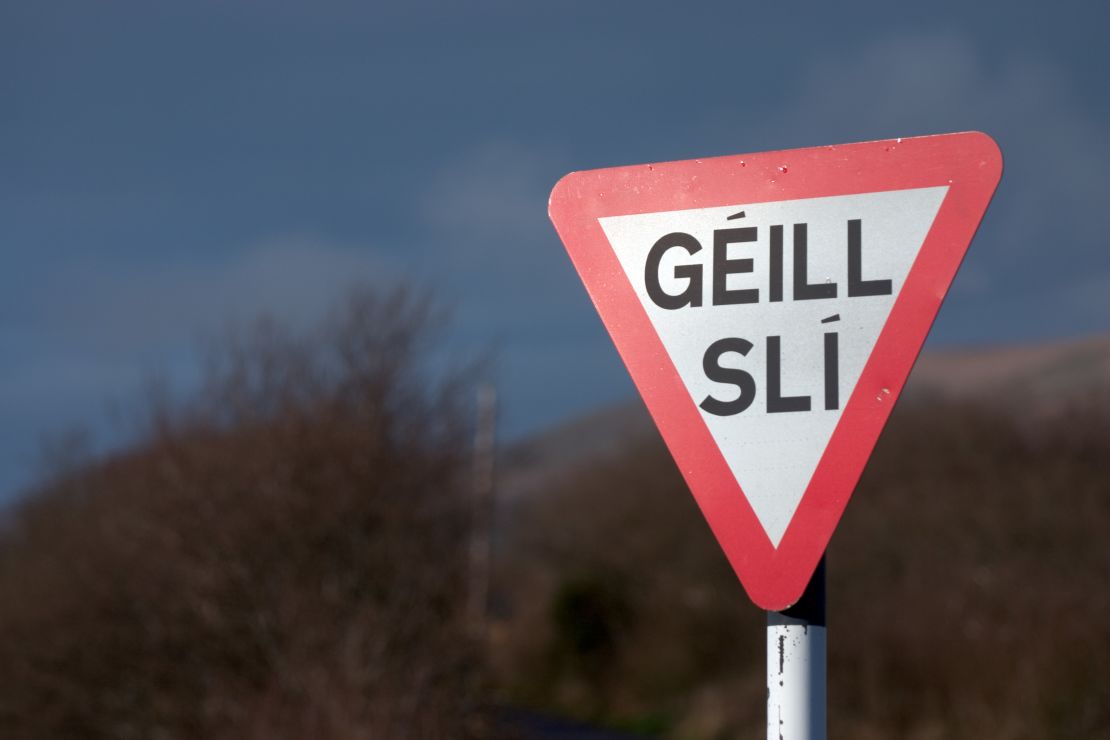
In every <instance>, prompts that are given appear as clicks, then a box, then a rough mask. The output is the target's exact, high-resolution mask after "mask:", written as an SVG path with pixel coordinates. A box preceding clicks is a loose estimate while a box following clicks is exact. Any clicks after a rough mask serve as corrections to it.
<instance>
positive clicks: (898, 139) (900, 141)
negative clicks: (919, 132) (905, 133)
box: [895, 136, 902, 144]
mask: <svg viewBox="0 0 1110 740" xmlns="http://www.w3.org/2000/svg"><path fill="white" fill-rule="evenodd" d="M895 142H896V143H898V144H901V143H902V137H901V136H899V137H898V138H897V139H895Z"/></svg>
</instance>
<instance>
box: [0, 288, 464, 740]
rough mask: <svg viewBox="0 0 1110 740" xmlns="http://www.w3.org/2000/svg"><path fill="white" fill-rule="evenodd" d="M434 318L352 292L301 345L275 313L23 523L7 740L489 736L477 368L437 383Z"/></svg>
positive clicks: (418, 304)
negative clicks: (468, 566)
mask: <svg viewBox="0 0 1110 740" xmlns="http://www.w3.org/2000/svg"><path fill="white" fill-rule="evenodd" d="M434 318H435V317H434V316H433V313H432V311H431V309H430V307H429V305H428V304H427V302H426V301H423V300H420V299H419V298H414V297H413V296H412V295H410V294H407V293H405V292H397V293H393V294H391V295H385V296H383V295H379V294H374V293H371V292H360V293H357V294H355V295H354V296H353V297H352V298H351V300H350V301H349V302H348V303H347V304H346V306H345V307H344V309H343V310H341V311H338V312H336V313H335V314H334V315H333V316H331V317H330V319H329V320H328V321H326V322H325V323H324V324H323V325H322V326H320V327H317V329H316V330H314V331H311V332H308V333H305V334H296V333H294V332H291V331H289V330H287V329H284V328H283V327H281V326H279V325H277V324H274V323H272V322H270V323H261V324H259V325H258V326H256V327H254V328H253V329H252V330H251V331H248V332H246V333H244V334H241V335H239V336H238V338H236V339H234V340H233V341H229V342H227V343H225V344H224V345H222V346H221V348H220V349H219V350H218V351H217V352H215V353H214V354H213V355H212V356H211V358H210V360H211V361H210V363H209V365H208V369H207V373H206V381H205V384H204V388H203V391H202V392H201V393H200V394H199V396H198V397H196V398H195V399H193V400H192V401H190V402H188V403H185V404H184V405H182V406H181V407H180V408H177V409H174V410H167V409H160V410H158V413H156V414H154V415H152V418H151V423H150V425H149V433H148V435H147V437H146V438H145V439H144V440H143V441H142V443H141V444H139V445H138V446H136V447H135V448H134V449H132V450H130V451H128V452H126V453H124V454H120V455H117V456H115V457H114V458H112V459H110V460H107V461H105V462H102V463H99V464H97V465H95V466H91V467H87V468H85V469H82V470H80V471H78V472H75V473H70V474H68V475H66V476H64V477H62V478H60V479H58V480H56V481H54V482H53V483H52V484H50V485H49V486H47V487H45V488H44V490H42V491H40V492H38V493H37V494H36V495H35V496H33V497H32V498H30V499H29V500H28V501H27V502H26V504H24V505H23V506H22V507H21V508H20V510H18V511H17V512H15V513H14V516H13V522H12V526H11V531H10V533H9V534H8V535H7V536H6V537H4V538H3V540H2V541H0V727H2V728H3V736H4V737H5V738H17V739H18V738H27V739H28V740H30V739H32V738H59V737H75V738H76V737H81V738H166V739H177V738H232V737H234V738H267V739H270V738H306V737H312V738H342V739H346V738H371V737H372V738H405V737H409V738H437V737H450V738H456V737H467V736H471V735H475V734H479V732H480V731H481V729H482V728H481V724H480V721H479V720H480V718H479V716H478V714H477V712H476V711H475V708H476V704H477V701H478V698H479V695H478V691H479V690H480V689H481V685H480V679H481V672H480V669H479V668H480V662H479V657H480V656H479V655H478V654H477V652H476V650H475V647H474V645H472V643H471V642H470V640H469V639H468V637H467V632H466V630H465V629H464V624H463V615H462V613H461V610H462V605H463V603H464V594H463V593H462V591H463V588H464V583H465V580H464V573H463V572H462V568H463V567H464V565H465V563H466V545H467V531H468V520H467V506H466V500H465V497H464V490H463V489H462V484H463V483H464V482H465V481H466V473H467V472H468V469H467V467H466V465H467V463H468V461H467V454H468V449H469V446H468V438H467V436H466V428H465V427H466V424H465V423H464V421H463V420H464V419H465V418H466V417H465V414H463V413H462V410H463V403H464V400H465V398H466V397H465V394H464V393H462V392H461V391H462V389H463V388H464V387H465V384H466V377H465V374H460V373H454V374H451V375H449V376H448V377H441V378H439V379H438V380H436V379H435V377H434V374H430V373H429V371H428V363H427V361H426V360H427V347H426V346H425V344H424V343H425V342H426V341H427V340H428V339H429V336H430V335H429V333H428V330H429V327H430V325H431V324H432V323H433V319H434ZM429 387H431V388H432V390H428V388H429Z"/></svg>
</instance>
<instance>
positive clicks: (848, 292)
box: [549, 133, 1002, 610]
mask: <svg viewBox="0 0 1110 740" xmlns="http://www.w3.org/2000/svg"><path fill="white" fill-rule="evenodd" d="M1001 174H1002V156H1001V153H1000V152H999V150H998V147H997V145H996V144H995V143H994V141H993V140H992V139H991V138H990V137H988V136H986V135H985V134H981V133H960V134H949V135H944V136H927V137H922V138H910V139H898V140H892V141H876V142H868V143H864V144H848V145H844V146H828V147H818V148H813V149H795V150H791V151H781V152H765V153H761V154H750V155H740V156H731V157H719V158H714V159H695V160H689V161H685V162H666V163H661V164H649V165H637V166H631V167H616V168H612V169H604V170H592V171H587V172H575V173H572V174H570V175H567V176H566V177H564V178H563V179H562V180H561V181H559V183H558V184H557V185H556V186H555V189H554V191H553V192H552V193H551V202H550V206H549V212H550V215H551V220H552V221H553V222H554V223H555V228H556V229H557V230H558V232H559V236H560V237H561V238H562V240H563V242H564V244H565V245H566V248H567V251H568V252H569V253H570V257H571V259H572V260H573V262H574V265H575V267H576V268H577V269H578V273H579V275H580V276H581V277H582V281H583V282H584V283H585V285H586V290H587V291H588V292H589V294H590V297H591V298H592V299H593V302H594V305H595V306H596V307H597V310H598V313H600V314H601V318H602V320H603V321H604V322H605V326H606V327H607V328H608V330H609V334H610V335H611V336H612V338H613V342H614V343H615V344H616V346H617V350H618V351H619V352H620V355H621V357H622V358H623V359H624V362H625V365H627V367H628V370H629V372H630V373H631V375H632V379H633V380H634V381H635V383H636V386H637V388H639V390H640V393H641V395H642V396H643V398H644V401H645V403H646V404H647V407H648V410H649V411H650V412H651V415H652V417H653V418H654V419H655V423H656V424H657V425H658V427H659V431H660V433H661V434H662V436H663V439H664V440H665V441H666V443H667V446H668V447H669V448H670V451H671V454H672V455H674V458H675V461H676V462H677V463H678V466H679V468H680V469H681V471H682V474H683V476H684V477H685V479H686V482H687V484H688V485H689V486H690V490H691V491H692V492H693V494H694V497H695V498H696V499H697V502H698V506H699V507H700V508H701V510H702V513H703V514H704V515H705V518H706V520H707V521H708V522H709V526H710V527H711V528H712V530H713V533H714V534H715V535H716V537H717V540H718V541H719V542H720V544H721V547H722V548H723V549H724V551H725V554H726V555H727V557H728V559H729V562H730V563H731V564H732V567H733V569H734V570H735V571H736V574H737V575H738V576H739V578H740V580H741V582H742V583H743V584H744V587H745V588H746V589H747V592H748V595H749V596H750V597H751V599H752V601H754V602H755V603H756V604H758V605H759V606H761V607H763V608H765V609H773V610H777V609H782V608H785V607H787V606H789V605H791V604H793V603H794V602H796V601H797V600H798V598H799V597H800V596H801V594H802V591H803V590H804V589H805V586H806V583H807V582H808V581H809V577H810V575H811V574H812V573H813V570H814V568H815V567H816V564H817V562H818V560H819V559H820V557H821V555H822V553H823V552H824V551H825V547H826V545H827V544H828V541H829V538H830V537H831V536H832V532H833V529H834V528H835V527H836V524H837V522H838V521H839V519H840V516H841V514H842V513H843V511H844V506H845V505H846V504H847V502H848V498H849V497H850V496H851V494H852V491H853V489H854V488H855V485H856V482H857V481H858V480H859V477H860V474H861V473H862V471H863V467H864V465H865V464H866V462H867V458H868V457H869V456H870V454H871V450H872V448H873V447H874V445H875V441H876V440H877V438H878V436H879V433H880V431H882V428H883V425H884V424H885V423H886V420H887V417H888V416H889V415H890V411H891V408H892V407H893V406H894V402H895V401H896V400H897V398H898V394H899V393H900V392H901V390H902V386H903V384H904V383H905V380H906V376H907V375H908V374H909V372H910V368H911V367H912V366H913V363H914V360H915V359H916V358H917V354H918V352H919V350H920V348H921V345H922V343H923V342H924V341H925V336H926V334H927V333H928V331H929V327H930V326H931V325H932V323H933V319H934V317H935V316H936V313H937V310H938V309H939V308H940V304H941V301H942V300H943V299H944V296H945V294H946V293H947V291H948V286H949V284H950V283H951V282H952V278H953V276H954V275H955V273H956V269H957V268H958V267H959V265H960V261H961V260H962V259H963V256H964V253H965V252H966V251H967V247H968V244H969V243H970V242H971V238H972V236H973V235H974V233H975V230H976V228H977V227H978V225H979V221H980V219H981V218H982V216H983V212H984V211H985V210H986V207H987V203H988V202H989V201H990V198H991V195H992V194H993V193H994V189H995V186H996V185H997V184H998V180H999V177H1000V176H1001Z"/></svg>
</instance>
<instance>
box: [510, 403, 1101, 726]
mask: <svg viewBox="0 0 1110 740" xmlns="http://www.w3.org/2000/svg"><path fill="white" fill-rule="evenodd" d="M1108 531H1110V412H1108V411H1107V409H1106V407H1105V406H1097V405H1092V406H1089V407H1088V408H1086V409H1073V410H1070V411H1067V412H1066V413H1065V412H1061V413H1060V414H1058V415H1056V416H1054V417H1051V418H1041V419H1037V420H1035V421H1034V420H1029V419H1015V418H1014V417H1012V416H1010V415H1009V414H1006V413H1002V412H999V411H997V410H988V409H985V408H976V407H972V406H967V405H960V404H942V403H930V404H929V405H926V404H919V405H912V404H911V405H904V406H901V407H900V408H899V409H898V410H897V411H896V413H895V415H894V418H893V419H892V420H891V424H890V428H889V429H888V430H887V432H886V433H885V435H884V437H883V439H882V440H881V441H880V444H879V446H878V448H877V450H876V452H875V455H874V457H873V460H872V462H871V464H870V466H869V468H868V470H867V472H866V473H865V475H864V478H863V480H862V481H861V484H860V487H859V490H858V491H857V492H856V494H855V497H854V498H853V500H852V502H851V504H850V505H849V507H848V510H847V513H846V515H845V517H844V521H843V522H842V523H841V526H840V528H839V530H838V532H837V534H836V536H835V537H834V539H833V543H832V545H831V548H830V554H829V578H830V582H829V621H830V627H829V645H830V658H829V668H830V689H829V691H830V708H829V716H830V729H831V734H832V736H833V737H844V738H879V737H884V738H885V737H918V738H925V737H930V738H931V737H937V738H940V737H943V738H961V737H966V738H972V737H974V738H981V737H992V738H1026V737H1029V738H1032V737H1037V738H1043V737H1096V736H1103V735H1106V734H1107V733H1110V688H1108V687H1110V620H1107V619H1105V618H1104V615H1105V614H1107V613H1110V590H1108V589H1107V584H1110V547H1108V546H1107V544H1106V533H1107V532H1108ZM514 534H515V540H514V542H513V543H512V544H511V545H510V546H509V552H508V554H507V557H506V558H505V559H506V561H507V562H508V563H509V565H507V566H506V570H505V573H504V581H503V588H504V589H505V591H506V593H508V594H511V595H512V598H513V600H514V601H513V603H514V604H515V606H516V609H515V611H514V613H513V617H512V618H511V619H510V620H509V621H508V622H507V624H506V625H505V627H504V629H505V632H506V638H505V640H504V643H503V645H502V650H501V655H500V663H501V665H502V666H505V667H504V668H503V669H502V671H501V673H502V675H503V680H504V682H505V683H506V684H507V685H508V686H510V687H512V690H513V691H514V692H515V695H516V696H518V697H519V698H520V699H521V700H523V701H526V702H529V703H531V704H533V705H538V706H546V707H555V708H559V709H561V710H564V711H570V712H574V713H577V714H579V715H582V716H593V717H596V718H600V719H602V720H604V721H608V722H613V723H617V724H622V723H629V722H631V723H633V724H639V725H640V726H645V727H647V726H654V727H656V728H660V729H664V730H667V734H669V735H671V736H675V737H690V738H699V737H700V738H710V737H733V736H740V735H741V734H750V735H758V734H760V732H761V731H762V729H761V728H762V723H763V721H764V719H763V712H764V700H765V689H764V675H763V671H764V666H763V661H764V657H763V656H764V653H763V650H764V645H763V624H764V616H763V614H762V612H760V611H758V610H757V609H756V608H755V607H753V606H751V605H750V603H748V602H747V600H746V598H745V596H744V594H743V592H742V589H741V587H740V585H739V584H738V583H737V582H736V580H735V577H734V576H733V575H732V573H731V571H730V570H729V569H728V565H727V563H726V562H725V560H724V557H723V555H721V554H720V552H719V550H718V549H717V546H716V544H715V543H714V542H713V540H712V536H711V534H710V532H709V530H708V527H707V526H706V525H705V524H704V522H703V521H702V520H701V517H700V514H699V513H698V512H697V509H696V507H695V505H694V503H693V499H692V498H691V497H690V495H689V493H688V492H687V491H686V488H685V485H684V484H683V482H682V481H681V478H680V476H679V475H678V472H677V470H675V468H674V465H673V464H672V463H671V462H670V460H669V456H668V455H667V453H666V451H665V450H664V449H663V447H662V443H661V442H660V441H658V440H657V439H656V440H654V441H652V442H649V443H647V444H646V445H641V446H638V447H635V448H632V449H629V450H628V451H627V452H626V454H625V455H623V456H622V457H620V458H617V459H613V460H608V461H602V462H599V463H594V464H591V465H588V466H586V467H584V468H581V469H578V470H575V471H573V472H570V473H568V475H567V476H566V477H565V478H564V479H562V480H560V481H558V482H555V483H553V485H552V486H551V488H550V490H549V491H548V492H547V493H546V495H544V496H542V497H538V498H537V499H536V500H535V501H534V502H533V503H532V504H531V505H529V506H526V507H525V508H524V509H523V510H522V511H521V512H520V513H519V514H518V518H517V520H516V523H515V527H514ZM587 576H589V577H590V578H592V579H593V580H592V581H584V580H583V579H584V578H585V577H587ZM584 582H587V583H592V584H594V591H597V590H598V589H599V588H600V585H601V584H616V588H617V591H616V592H615V593H616V594H618V595H619V598H620V603H621V604H622V610H623V611H621V612H620V615H621V616H620V619H619V620H615V619H613V618H611V617H609V616H606V615H607V613H606V612H604V611H599V610H598V609H594V611H593V612H589V611H588V610H584V611H583V612H582V613H583V614H592V615H593V616H591V618H598V617H597V615H598V614H600V615H601V617H603V618H605V619H608V620H609V622H608V627H607V629H608V630H609V633H610V634H611V635H612V637H611V640H610V642H611V646H610V647H609V648H608V649H607V650H606V651H604V652H597V653H595V654H593V655H592V657H591V661H592V662H584V661H582V660H581V659H580V656H576V655H575V653H574V645H575V643H574V642H573V641H572V640H568V634H567V633H568V631H569V632H570V636H571V637H573V636H574V634H575V633H576V631H577V632H580V631H582V629H583V628H582V627H581V626H577V627H573V629H568V626H567V620H566V619H565V618H562V619H561V618H560V614H561V612H560V608H564V610H565V607H560V604H561V602H562V601H563V600H565V599H566V593H567V589H568V588H579V589H580V588H581V584H582V583H584ZM579 598H580V597H579ZM592 598H593V600H594V601H595V602H596V603H597V604H602V605H604V604H606V603H608V602H607V599H609V598H610V597H609V596H607V595H606V594H605V593H593V596H592Z"/></svg>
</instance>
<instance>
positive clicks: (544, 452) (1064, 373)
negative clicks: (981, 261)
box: [499, 335, 1110, 504]
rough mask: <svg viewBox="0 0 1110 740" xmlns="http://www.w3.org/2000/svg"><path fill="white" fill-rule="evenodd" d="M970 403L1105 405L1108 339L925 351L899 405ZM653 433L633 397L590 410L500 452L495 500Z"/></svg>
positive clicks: (1019, 407) (506, 499)
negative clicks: (1099, 402) (1095, 400)
mask: <svg viewBox="0 0 1110 740" xmlns="http://www.w3.org/2000/svg"><path fill="white" fill-rule="evenodd" d="M938 398H939V399H943V400H950V401H964V400H976V401H980V402H984V403H988V404H991V405H998V406H999V407H1001V408H1003V409H1013V410H1015V411H1020V412H1021V413H1029V412H1031V411H1032V412H1035V413H1036V414H1037V415H1043V414H1045V413H1051V412H1053V411H1054V410H1057V409H1062V408H1066V407H1068V406H1071V405H1074V404H1076V403H1085V402H1087V401H1088V400H1089V399H1091V398H1099V399H1107V400H1110V335H1097V336H1091V337H1084V338H1080V339H1069V340H1064V341H1055V342H1041V343H1029V344H1013V345H995V346H976V347H958V348H950V349H941V350H934V351H931V352H926V353H924V354H923V355H922V356H921V357H920V358H919V359H918V362H917V364H916V365H915V366H914V369H913V372H912V373H911V374H910V379H909V381H908V382H907V384H906V389H905V391H904V392H903V394H902V402H903V403H916V402H922V401H923V400H927V399H928V400H935V399H938ZM656 434H657V432H656V431H655V426H654V424H653V423H652V421H651V417H650V416H649V415H648V413H647V409H645V408H644V406H643V404H642V403H641V401H640V400H639V399H634V400H631V401H627V402H624V403H621V404H617V405H614V406H608V407H605V408H602V409H599V410H596V411H593V412H591V413H589V414H586V415H585V416H581V417H578V418H575V419H571V420H570V421H567V422H564V423H562V424H559V425H557V426H555V427H553V428H551V429H548V430H546V431H544V432H541V433H540V434H538V435H535V436H533V437H531V438H529V439H527V440H524V441H523V442H520V443H518V444H516V445H514V446H512V447H510V448H509V449H507V450H505V451H504V453H503V454H502V458H501V472H500V475H499V489H500V493H499V495H500V498H501V500H502V502H503V503H509V504H511V503H512V502H513V501H514V500H515V499H517V498H518V497H520V496H526V495H528V493H529V492H530V491H533V490H536V489H537V488H538V487H541V486H543V485H544V484H545V483H546V482H547V481H549V480H550V478H551V475H552V474H554V473H557V472H558V471H559V470H561V469H564V468H567V467H569V466H572V465H574V464H576V463H582V462H588V461H591V460H599V459H606V458H610V457H614V456H617V455H619V454H620V453H621V452H622V451H624V450H626V449H628V447H629V446H631V445H634V444H637V443H639V442H642V441H643V440H644V439H645V438H650V437H653V436H655V435H656Z"/></svg>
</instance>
